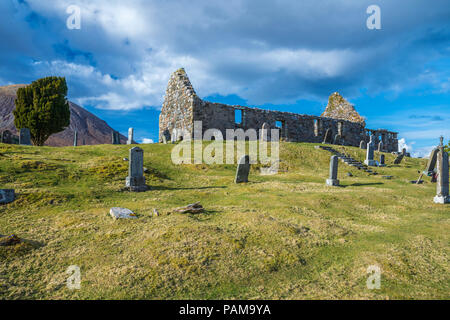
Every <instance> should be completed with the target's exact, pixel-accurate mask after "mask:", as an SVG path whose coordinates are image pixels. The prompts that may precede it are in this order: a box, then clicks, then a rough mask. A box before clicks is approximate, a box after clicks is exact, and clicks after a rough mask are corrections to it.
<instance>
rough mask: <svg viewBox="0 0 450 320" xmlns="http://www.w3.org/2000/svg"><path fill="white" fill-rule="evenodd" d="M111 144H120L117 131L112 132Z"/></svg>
mask: <svg viewBox="0 0 450 320" xmlns="http://www.w3.org/2000/svg"><path fill="white" fill-rule="evenodd" d="M111 140H112V141H111V143H112V144H120V134H119V133H118V132H117V131H113V132H112V134H111Z"/></svg>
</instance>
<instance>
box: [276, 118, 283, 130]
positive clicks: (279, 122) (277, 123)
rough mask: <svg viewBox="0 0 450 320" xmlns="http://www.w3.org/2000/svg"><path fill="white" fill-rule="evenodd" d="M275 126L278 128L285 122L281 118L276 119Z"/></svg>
mask: <svg viewBox="0 0 450 320" xmlns="http://www.w3.org/2000/svg"><path fill="white" fill-rule="evenodd" d="M275 127H277V128H278V129H281V128H283V122H282V121H279V120H277V121H275Z"/></svg>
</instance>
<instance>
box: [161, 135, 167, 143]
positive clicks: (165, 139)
mask: <svg viewBox="0 0 450 320" xmlns="http://www.w3.org/2000/svg"><path fill="white" fill-rule="evenodd" d="M162 141H163V143H164V144H167V138H166V136H165V135H162Z"/></svg>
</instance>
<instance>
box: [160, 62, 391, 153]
mask: <svg viewBox="0 0 450 320" xmlns="http://www.w3.org/2000/svg"><path fill="white" fill-rule="evenodd" d="M194 121H201V122H202V132H205V131H206V130H208V129H217V130H220V131H221V133H222V135H223V136H224V137H225V136H226V134H225V132H226V129H243V130H248V129H256V130H257V131H258V133H259V129H261V128H262V126H263V125H264V127H265V128H267V129H279V130H280V138H281V139H282V140H284V141H290V142H312V143H320V142H326V143H334V144H340V145H347V146H354V147H359V146H360V145H361V144H365V143H368V142H369V140H370V136H371V135H373V140H372V142H373V143H374V144H376V145H379V144H380V142H382V143H381V146H382V150H383V151H385V152H394V151H395V152H396V151H398V139H397V132H391V131H388V130H385V129H376V130H373V129H367V128H366V123H365V121H364V118H363V117H361V116H360V115H359V114H358V112H357V111H356V110H355V108H354V107H353V106H352V105H351V104H350V103H349V102H348V101H346V100H345V99H344V98H343V97H342V96H341V95H339V93H337V92H335V93H333V94H332V95H331V96H330V97H329V100H328V105H327V107H326V109H325V111H324V112H323V114H322V115H321V116H311V115H302V114H296V113H291V112H281V111H271V110H263V109H258V108H250V107H244V106H230V105H226V104H222V103H214V102H208V101H204V100H202V99H200V98H199V97H198V96H197V94H196V93H195V90H194V88H193V87H192V85H191V82H190V81H189V78H188V76H187V74H186V72H185V70H184V69H179V70H177V71H175V72H174V73H173V74H172V75H171V77H170V80H169V84H168V86H167V90H166V95H165V98H164V103H163V106H162V110H161V114H160V117H159V141H160V142H163V141H164V140H167V141H178V140H181V139H183V137H182V135H181V133H182V132H185V133H186V132H187V134H189V136H190V137H189V138H193V131H194ZM184 138H187V137H184Z"/></svg>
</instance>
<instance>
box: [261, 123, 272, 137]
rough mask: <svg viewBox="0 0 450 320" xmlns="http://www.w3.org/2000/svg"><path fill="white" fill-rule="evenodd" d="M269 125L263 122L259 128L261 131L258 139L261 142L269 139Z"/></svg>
mask: <svg viewBox="0 0 450 320" xmlns="http://www.w3.org/2000/svg"><path fill="white" fill-rule="evenodd" d="M269 128H270V127H269V124H268V123H267V122H264V123H263V125H262V127H261V131H260V134H259V135H260V137H259V139H260V140H261V141H269V140H270V137H269Z"/></svg>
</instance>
